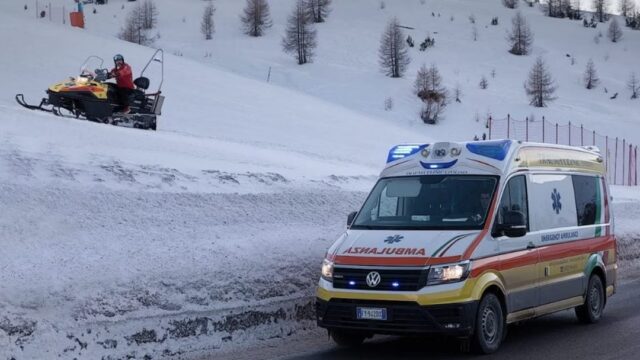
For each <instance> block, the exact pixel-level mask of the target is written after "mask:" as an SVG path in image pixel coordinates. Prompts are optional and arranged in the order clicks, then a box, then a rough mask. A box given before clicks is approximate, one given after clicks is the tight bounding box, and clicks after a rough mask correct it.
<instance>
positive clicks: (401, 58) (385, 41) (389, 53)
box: [378, 18, 411, 78]
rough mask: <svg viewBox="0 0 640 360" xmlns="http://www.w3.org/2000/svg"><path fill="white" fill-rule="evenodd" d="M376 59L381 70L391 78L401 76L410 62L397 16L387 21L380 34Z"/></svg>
mask: <svg viewBox="0 0 640 360" xmlns="http://www.w3.org/2000/svg"><path fill="white" fill-rule="evenodd" d="M378 59H379V62H380V66H381V67H382V71H383V72H384V73H385V74H386V75H387V76H390V77H392V78H399V77H402V75H404V72H405V71H406V69H407V66H408V65H409V63H410V62H411V59H410V58H409V52H408V48H407V44H406V43H405V42H404V34H403V33H402V29H400V24H399V23H398V19H397V18H393V19H391V21H389V23H388V24H387V28H386V29H385V31H384V33H383V34H382V38H381V39H380V49H379V50H378Z"/></svg>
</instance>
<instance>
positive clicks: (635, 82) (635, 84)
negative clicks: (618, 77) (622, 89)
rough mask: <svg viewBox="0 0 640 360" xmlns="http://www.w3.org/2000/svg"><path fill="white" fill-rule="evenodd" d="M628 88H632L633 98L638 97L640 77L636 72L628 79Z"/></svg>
mask: <svg viewBox="0 0 640 360" xmlns="http://www.w3.org/2000/svg"><path fill="white" fill-rule="evenodd" d="M627 88H629V90H631V98H632V99H637V98H638V92H640V79H638V77H637V76H636V73H635V72H633V73H631V76H630V77H629V81H627Z"/></svg>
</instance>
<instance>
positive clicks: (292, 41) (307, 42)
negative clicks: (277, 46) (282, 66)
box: [282, 0, 317, 65]
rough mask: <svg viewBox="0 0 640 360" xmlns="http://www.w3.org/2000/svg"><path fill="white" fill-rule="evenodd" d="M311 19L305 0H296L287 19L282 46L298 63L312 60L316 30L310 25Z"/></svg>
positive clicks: (315, 44) (315, 43)
mask: <svg viewBox="0 0 640 360" xmlns="http://www.w3.org/2000/svg"><path fill="white" fill-rule="evenodd" d="M311 20H312V19H311V16H309V13H308V12H307V11H306V8H305V1H304V0H298V1H297V2H296V5H295V8H294V9H293V13H292V14H291V15H290V16H289V19H288V20H287V28H286V29H285V35H284V37H283V38H282V48H283V50H284V51H285V52H287V53H290V54H294V56H295V57H296V59H297V60H298V64H299V65H302V64H306V63H308V62H311V61H312V60H313V55H314V52H313V51H314V49H315V48H316V46H317V42H316V30H315V29H314V28H313V27H312V24H311Z"/></svg>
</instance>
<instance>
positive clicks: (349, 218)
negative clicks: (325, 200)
mask: <svg viewBox="0 0 640 360" xmlns="http://www.w3.org/2000/svg"><path fill="white" fill-rule="evenodd" d="M356 215H358V212H357V211H354V212H352V213H350V214H349V216H347V227H349V226H351V223H352V222H353V220H354V219H355V218H356Z"/></svg>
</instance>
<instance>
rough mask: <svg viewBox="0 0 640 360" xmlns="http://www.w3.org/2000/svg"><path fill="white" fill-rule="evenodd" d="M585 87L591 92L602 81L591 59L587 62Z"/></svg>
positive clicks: (584, 78) (584, 77)
mask: <svg viewBox="0 0 640 360" xmlns="http://www.w3.org/2000/svg"><path fill="white" fill-rule="evenodd" d="M583 80H584V87H586V88H587V89H589V90H591V89H593V88H595V87H597V86H598V83H599V82H600V79H599V78H598V73H597V72H596V66H595V64H594V63H593V60H591V59H589V62H587V68H586V69H585V71H584V76H583Z"/></svg>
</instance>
